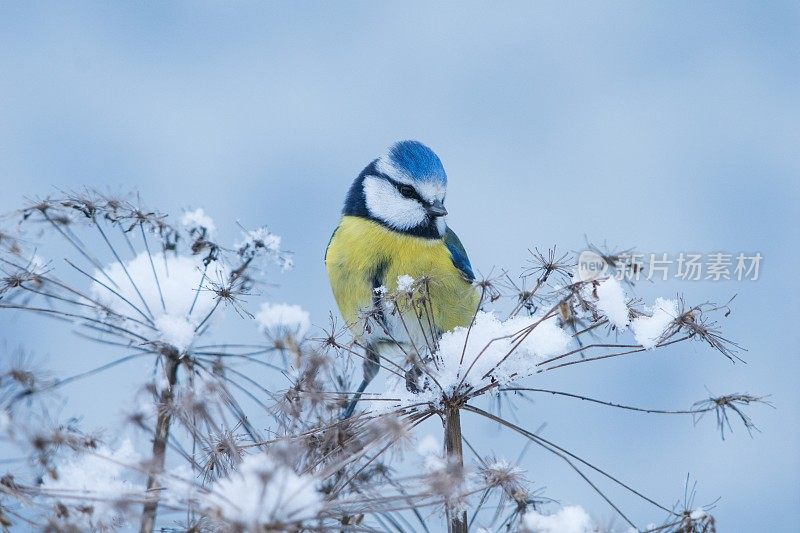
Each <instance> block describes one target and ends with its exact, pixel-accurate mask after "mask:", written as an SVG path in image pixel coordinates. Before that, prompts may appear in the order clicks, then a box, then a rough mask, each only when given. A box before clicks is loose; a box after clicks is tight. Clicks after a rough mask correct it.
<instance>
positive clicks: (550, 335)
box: [372, 311, 571, 410]
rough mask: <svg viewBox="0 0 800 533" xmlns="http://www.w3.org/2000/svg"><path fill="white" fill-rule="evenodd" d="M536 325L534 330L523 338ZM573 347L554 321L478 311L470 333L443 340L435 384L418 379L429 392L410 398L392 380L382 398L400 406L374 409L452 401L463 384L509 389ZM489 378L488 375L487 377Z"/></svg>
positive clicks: (449, 335) (384, 405)
mask: <svg viewBox="0 0 800 533" xmlns="http://www.w3.org/2000/svg"><path fill="white" fill-rule="evenodd" d="M533 324H536V326H535V327H534V328H533V329H532V330H530V332H529V333H527V335H525V336H524V338H523V335H524V334H525V332H526V331H528V330H529V328H530V327H531V326H532V325H533ZM468 333H469V339H468V341H467V334H468ZM570 341H571V337H570V335H569V334H567V333H566V332H565V331H564V330H563V329H561V328H560V327H559V326H558V324H557V322H556V318H555V317H551V318H548V319H547V320H542V317H541V316H533V317H526V316H518V317H514V318H510V319H508V320H505V321H502V320H500V319H499V318H498V317H497V315H495V314H494V313H493V312H484V311H480V312H478V314H477V315H476V317H475V323H474V324H473V326H472V328H471V330H470V329H468V328H466V327H459V328H455V329H454V330H453V331H449V332H446V333H445V334H444V335H443V336H442V338H441V339H440V340H439V349H438V350H437V352H436V354H435V358H436V360H437V362H436V364H435V365H434V364H433V363H431V364H429V365H428V366H429V368H428V371H429V372H430V373H431V374H432V376H433V378H435V382H434V381H433V379H429V378H426V376H423V377H422V378H420V381H421V382H422V381H424V382H425V387H426V390H425V391H423V392H422V393H419V394H415V393H412V392H409V391H407V390H406V386H405V380H399V379H397V378H396V377H395V376H389V377H388V378H387V383H386V390H385V391H384V393H383V396H384V397H387V398H399V400H400V401H399V402H398V403H394V402H391V401H380V402H373V405H372V408H373V409H377V410H381V409H386V408H393V407H396V406H398V405H407V404H411V403H418V402H421V401H432V402H436V401H439V400H440V399H441V398H442V395H443V394H444V395H446V396H450V395H453V393H454V392H455V391H456V387H458V385H459V384H460V383H461V382H462V379H463V384H465V385H472V386H473V387H474V388H478V387H480V386H483V385H486V384H489V383H491V378H492V377H494V378H495V380H496V381H499V382H500V383H501V384H505V383H509V382H511V381H513V380H516V379H520V378H523V377H526V376H529V375H531V374H533V373H534V372H535V371H536V363H538V362H540V361H542V360H543V359H545V358H547V357H551V356H553V355H557V354H560V353H562V352H563V351H565V349H566V348H567V346H568V345H569V343H570ZM465 342H466V344H467V347H466V350H465V349H464V344H465ZM512 351H513V353H511V355H508V354H509V352H512ZM462 354H463V363H462V361H461V359H462ZM507 355H508V357H506V356H507ZM501 361H502V363H501ZM470 367H472V368H470ZM487 373H490V375H489V376H487V377H484V375H486V374H487ZM465 375H466V378H465V379H464V376H465ZM381 404H382V405H381Z"/></svg>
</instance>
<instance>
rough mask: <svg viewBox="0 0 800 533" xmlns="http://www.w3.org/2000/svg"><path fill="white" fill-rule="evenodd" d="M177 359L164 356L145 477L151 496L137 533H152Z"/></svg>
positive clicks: (176, 357)
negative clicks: (163, 378)
mask: <svg viewBox="0 0 800 533" xmlns="http://www.w3.org/2000/svg"><path fill="white" fill-rule="evenodd" d="M179 362H180V360H179V358H178V354H177V353H174V354H172V353H170V354H165V355H164V373H165V374H166V378H167V383H168V385H167V387H165V388H164V390H163V391H161V396H160V397H159V399H158V404H159V409H158V418H157V419H156V431H155V434H154V436H153V457H152V460H151V461H152V462H151V465H150V469H149V470H150V472H149V474H148V475H147V492H148V494H149V495H150V496H151V497H150V498H149V499H148V500H147V501H146V502H145V504H144V508H143V510H142V524H141V527H140V528H139V533H152V532H153V528H154V527H155V523H156V512H157V510H158V502H159V499H160V494H159V490H158V487H157V485H158V475H159V474H161V472H163V471H164V462H165V460H166V456H167V453H166V452H167V441H168V440H169V426H170V422H171V421H172V411H173V410H172V402H173V399H174V397H175V393H174V387H175V384H176V383H177V382H178V366H179Z"/></svg>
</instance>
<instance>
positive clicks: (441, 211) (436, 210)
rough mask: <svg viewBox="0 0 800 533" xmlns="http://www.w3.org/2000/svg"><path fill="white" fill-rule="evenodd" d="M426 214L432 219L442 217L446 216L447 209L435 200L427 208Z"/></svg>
mask: <svg viewBox="0 0 800 533" xmlns="http://www.w3.org/2000/svg"><path fill="white" fill-rule="evenodd" d="M428 214H429V215H430V216H432V217H443V216H445V215H446V214H447V209H445V208H444V204H443V203H442V202H440V201H439V200H436V201H435V202H433V203H432V204H431V205H429V206H428Z"/></svg>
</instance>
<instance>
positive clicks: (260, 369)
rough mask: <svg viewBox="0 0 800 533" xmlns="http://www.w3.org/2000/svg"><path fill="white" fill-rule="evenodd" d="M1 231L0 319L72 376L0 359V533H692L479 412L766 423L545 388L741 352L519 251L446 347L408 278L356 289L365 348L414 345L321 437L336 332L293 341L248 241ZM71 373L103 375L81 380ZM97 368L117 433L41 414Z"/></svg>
mask: <svg viewBox="0 0 800 533" xmlns="http://www.w3.org/2000/svg"><path fill="white" fill-rule="evenodd" d="M2 220H3V221H4V222H6V221H10V223H9V226H10V227H11V228H12V229H13V231H12V229H8V228H0V236H2V238H0V312H2V313H3V314H4V317H3V318H5V317H9V318H11V317H14V316H16V315H17V314H20V313H27V314H29V315H32V316H33V317H36V318H37V319H38V320H39V321H40V323H41V325H42V327H43V328H44V327H46V328H49V329H48V331H50V330H52V331H53V332H58V333H54V334H58V335H64V334H65V332H66V330H72V331H73V332H74V333H75V335H73V336H71V337H59V338H69V339H70V341H69V342H65V343H64V346H63V349H62V351H61V352H60V353H59V354H58V355H59V357H60V358H61V359H62V363H63V362H64V361H68V362H70V363H72V362H74V365H71V364H61V365H60V366H61V367H62V368H71V367H72V366H74V368H75V371H74V372H73V373H51V372H48V371H47V370H46V364H45V363H44V362H41V361H38V359H31V357H29V356H28V355H25V354H24V352H21V354H20V353H17V352H13V353H7V349H6V348H5V347H3V346H2V345H1V344H0V350H3V352H2V354H0V435H2V438H3V442H2V444H3V445H4V446H8V447H13V449H14V450H16V451H15V453H14V457H18V458H19V460H18V461H16V462H11V463H8V464H4V465H3V467H4V468H5V469H6V470H7V472H6V473H5V474H4V475H1V476H0V525H2V526H3V527H12V526H13V527H19V528H23V529H25V528H27V529H48V528H49V529H50V530H52V531H62V530H78V531H83V530H98V531H101V530H114V529H123V530H130V529H136V528H138V529H139V530H140V531H143V532H150V531H157V530H158V531H187V530H188V531H298V532H299V531H353V532H355V531H387V530H393V531H396V530H399V531H438V530H444V529H445V528H447V529H448V530H449V531H452V532H456V533H457V532H464V531H467V530H470V531H520V532H536V533H551V532H568V533H572V532H574V533H584V532H587V531H593V532H594V531H609V532H611V531H634V530H635V531H648V530H651V531H664V532H673V533H677V532H683V531H693V532H694V531H706V532H709V531H713V530H714V529H713V528H714V527H715V521H714V517H713V515H712V514H711V513H710V507H708V506H706V507H698V506H696V505H694V504H693V503H692V504H686V505H685V506H684V507H685V508H674V507H673V506H670V505H666V504H665V503H664V502H660V501H658V500H657V499H655V498H652V497H650V496H648V495H647V483H648V480H647V478H646V477H644V476H643V477H642V479H639V480H634V481H635V483H623V482H622V481H620V480H618V479H617V478H616V477H614V475H613V466H614V465H613V464H612V465H596V464H594V463H593V462H592V460H591V457H584V456H581V455H578V454H577V452H576V451H574V450H573V449H572V444H573V443H569V442H554V441H553V440H552V439H551V438H550V436H549V435H548V434H547V433H546V432H544V431H538V430H537V428H534V427H526V423H528V422H529V420H517V419H516V418H514V417H507V416H505V415H504V413H505V412H507V411H504V410H503V409H501V408H500V407H502V406H504V405H506V404H512V405H513V404H514V403H515V402H518V401H519V400H520V399H528V398H530V397H534V396H535V395H539V394H547V395H551V396H556V397H558V398H560V399H563V401H565V402H569V401H578V402H580V406H581V407H582V408H583V410H590V409H607V408H614V409H624V410H626V411H628V412H630V411H637V412H645V413H649V414H650V415H651V416H654V417H657V416H662V415H670V416H685V417H687V418H688V419H689V422H688V423H691V422H692V421H693V422H695V423H697V424H699V423H700V422H702V421H703V420H704V419H706V418H709V419H712V420H716V423H717V428H718V430H719V431H720V432H721V433H722V435H723V436H724V435H725V433H724V432H725V430H726V429H727V430H728V432H730V431H731V430H732V428H733V427H735V426H734V425H733V424H734V422H735V423H739V424H740V425H744V427H745V428H746V429H747V431H748V432H749V433H751V432H752V430H754V429H756V427H755V424H754V422H753V421H752V419H751V418H750V416H749V414H748V413H747V412H746V410H747V409H748V408H749V407H750V406H752V405H754V404H767V405H769V404H768V400H767V399H766V397H763V396H756V395H752V394H726V395H720V396H716V395H704V396H703V399H701V400H700V401H698V402H695V403H694V404H692V403H691V402H690V405H689V406H684V407H683V408H671V409H670V408H663V407H658V406H655V407H654V406H644V407H640V406H635V405H627V404H624V403H618V402H617V401H614V402H612V401H609V400H606V399H603V398H592V397H588V396H586V395H584V394H582V393H581V391H580V390H570V391H567V390H560V389H559V388H558V387H554V386H553V385H552V381H551V380H550V376H551V374H552V372H559V373H561V372H569V371H570V369H572V368H576V367H578V366H579V365H599V364H603V362H605V361H608V360H611V359H618V358H629V357H641V358H647V357H651V356H652V351H653V350H662V349H665V348H666V347H668V346H678V347H679V346H681V345H682V344H683V343H686V342H691V341H700V342H702V343H704V344H705V345H707V346H708V347H709V348H711V349H712V350H715V351H716V352H718V353H721V354H722V355H724V356H725V357H726V358H728V359H730V360H731V361H735V360H736V359H737V358H738V357H739V355H738V354H739V353H740V348H739V346H738V345H736V344H735V343H734V342H732V341H731V340H729V339H728V338H727V337H726V336H725V335H723V333H722V331H721V328H720V327H719V325H718V322H719V321H720V320H721V319H723V318H724V317H725V316H727V314H728V313H730V308H729V307H728V306H727V305H723V306H718V305H714V304H711V303H703V304H696V305H690V304H687V303H686V302H685V301H684V299H683V297H677V298H675V299H664V298H659V299H656V300H655V301H654V302H652V303H649V304H639V303H638V302H637V301H636V299H634V298H632V297H631V296H630V294H629V293H628V288H629V287H628V286H627V285H626V284H625V283H623V282H619V281H617V280H616V279H614V278H612V277H605V278H599V279H594V280H590V281H579V280H577V279H573V277H572V275H571V274H572V273H573V272H575V266H576V261H575V258H573V257H571V255H570V254H564V253H556V251H555V249H553V250H549V251H547V252H546V253H543V252H539V251H538V250H536V249H534V251H533V252H532V253H531V259H530V264H529V265H528V266H527V268H526V269H524V270H523V271H522V274H521V275H520V276H513V275H511V274H508V273H503V274H501V275H498V276H497V277H495V278H488V279H482V280H479V281H476V282H475V284H474V288H475V291H477V292H478V293H479V294H480V296H481V301H480V306H479V307H477V308H476V309H475V313H474V316H473V319H472V321H471V323H470V324H469V325H468V326H466V327H462V328H456V329H455V330H453V331H441V330H440V329H439V328H438V327H437V325H436V324H435V323H432V322H429V321H430V320H432V319H431V313H430V309H431V300H430V294H429V293H428V290H427V289H428V287H429V284H430V283H431V282H432V280H430V279H428V278H427V277H424V276H422V277H420V276H417V277H416V278H417V279H415V278H412V277H411V276H400V277H399V279H397V280H396V281H395V282H394V283H390V284H389V285H392V286H390V287H388V288H387V287H379V288H378V289H377V290H375V292H374V303H375V304H376V307H375V309H365V310H363V311H364V312H363V317H362V320H363V326H364V328H366V329H368V330H369V331H371V332H373V333H375V334H376V335H383V336H386V337H388V336H393V335H395V334H397V333H398V332H402V331H406V328H408V331H411V330H415V331H427V332H428V334H427V335H422V336H420V337H418V338H416V340H415V341H413V342H409V341H408V340H407V339H406V340H404V339H402V338H398V339H395V342H394V343H393V346H391V348H392V349H390V350H387V351H386V353H385V354H382V355H381V359H380V362H379V366H380V370H379V372H380V373H379V378H378V379H377V380H376V381H375V382H373V383H374V384H373V386H372V388H369V389H367V390H366V391H364V392H363V397H362V399H361V401H360V402H359V403H358V404H357V405H358V408H357V409H356V411H355V414H354V416H353V417H351V418H349V419H343V417H342V416H341V414H342V412H343V411H344V409H345V408H346V406H347V405H348V404H349V402H350V400H351V399H352V398H353V397H354V396H355V395H356V394H357V386H354V383H356V384H357V383H358V380H359V379H360V377H361V376H360V369H361V366H362V361H363V359H364V357H365V351H364V347H363V346H361V345H360V343H359V342H358V341H357V340H356V339H354V338H352V337H351V336H350V335H349V333H348V328H347V326H348V325H346V324H342V323H341V321H339V320H337V319H336V318H335V317H332V318H331V321H330V325H329V326H328V327H326V328H323V329H317V328H315V327H313V326H312V317H311V316H310V315H309V313H308V312H306V311H304V310H303V306H305V307H306V308H309V306H310V305H311V303H306V302H295V303H280V302H275V301H272V300H271V298H270V295H269V288H270V286H271V285H272V284H274V283H278V282H279V279H278V278H277V276H279V275H280V274H281V272H282V271H283V270H285V269H286V268H288V267H289V266H291V261H292V259H291V254H289V253H287V252H286V251H285V250H284V249H283V243H282V241H281V238H280V237H279V236H278V235H275V234H274V233H272V232H271V231H269V230H267V229H266V227H260V228H257V229H253V230H251V229H245V228H242V236H241V237H240V239H239V240H238V241H237V242H234V243H226V242H220V241H219V235H220V233H222V232H220V231H218V226H223V224H222V223H219V224H218V222H220V221H216V222H215V221H214V220H213V219H212V218H211V217H210V216H209V214H207V213H206V212H205V211H204V210H202V209H195V210H190V211H187V212H185V213H183V214H182V216H179V217H177V219H170V218H169V217H167V215H166V214H163V213H160V212H158V211H156V210H152V209H149V208H147V207H145V206H144V205H143V204H142V203H140V201H139V200H138V199H135V200H132V199H128V198H116V197H106V196H103V195H100V194H96V193H94V192H84V193H77V194H70V195H66V196H62V197H58V198H48V199H43V200H36V201H34V202H32V203H31V204H30V205H28V206H26V207H24V208H22V209H20V210H19V211H18V212H16V213H12V214H10V215H9V216H8V217H6V218H4V219H2ZM170 220H177V223H176V224H175V225H173V224H172V223H170ZM267 222H268V221H267ZM622 255H623V254H621V253H618V252H613V251H609V252H607V253H606V252H604V253H603V254H599V257H601V258H602V259H603V260H604V261H609V262H613V261H616V260H617V259H618V258H619V257H621V256H622ZM608 271H609V272H611V273H613V272H614V268H613V267H610V268H609V269H608ZM300 304H302V305H303V306H301V305H300ZM389 314H391V315H392V316H396V317H398V318H399V320H400V321H401V322H402V324H401V327H400V328H399V329H397V328H396V329H393V330H386V329H384V328H386V323H385V321H382V320H381V315H383V316H387V315H389ZM313 318H314V320H315V323H319V322H318V319H319V317H313ZM48 321H49V322H48ZM421 325H422V327H421ZM58 328H62V329H61V330H59V329H58ZM415 328H416V329H415ZM431 332H433V333H434V334H430V333H431ZM89 350H93V352H92V353H93V354H94V355H97V356H98V357H101V358H102V360H101V363H100V364H98V365H97V366H95V367H91V368H86V367H85V365H84V362H85V360H86V359H85V358H82V357H81V356H82V354H84V353H87V351H89ZM666 353H667V354H668V353H670V352H668V351H667V352H666ZM133 362H145V363H146V365H141V364H140V365H139V366H135V365H133V364H132V363H133ZM126 365H127V366H126ZM143 367H144V368H146V369H147V370H146V371H142V370H141V369H142V368H143ZM111 368H124V369H125V371H126V372H127V373H126V379H128V380H129V381H130V382H131V383H134V384H137V385H138V390H137V391H136V392H135V393H133V394H132V395H131V398H130V399H129V400H130V401H127V402H124V404H123V405H120V406H119V413H120V419H119V420H118V422H119V424H118V427H113V428H107V430H106V431H100V430H98V429H96V428H93V427H92V426H93V420H92V413H91V412H89V413H84V416H82V417H80V419H77V418H76V419H66V420H60V419H58V417H57V416H56V415H54V414H53V413H59V412H60V410H59V409H54V408H53V407H54V406H59V405H63V403H64V401H65V400H66V399H67V398H68V396H67V395H68V394H69V392H70V391H74V390H75V387H84V389H82V390H93V389H92V387H94V386H97V384H98V383H100V384H102V383H103V380H104V379H105V376H106V372H107V371H108V370H109V369H111ZM70 384H73V385H74V386H75V387H67V385H70ZM376 384H382V385H383V386H376ZM623 392H624V391H623ZM98 401H99V400H98ZM581 412H582V411H581V410H578V409H576V415H575V416H581V415H580V413H581ZM543 414H544V415H546V413H543ZM712 414H713V416H708V417H705V415H712ZM587 416H593V414H592V413H589V414H588V415H587ZM474 420H483V421H491V422H492V423H493V424H495V425H496V426H497V427H498V428H499V429H500V431H501V438H502V439H504V440H508V441H510V440H511V439H516V440H518V441H519V443H520V444H521V445H530V446H532V447H535V448H536V449H538V450H541V451H542V452H544V453H547V454H549V455H551V456H553V457H555V458H557V459H558V461H559V462H560V463H561V464H563V466H564V475H575V476H578V477H579V478H580V479H582V480H589V479H593V481H592V482H591V484H590V485H588V486H589V487H591V490H593V491H595V492H596V493H597V500H598V501H599V502H603V503H607V504H609V509H611V511H612V512H613V513H614V514H615V515H616V516H617V517H618V523H619V525H620V527H617V528H603V527H601V526H599V525H598V524H599V523H600V522H598V520H597V519H596V517H595V518H594V519H593V517H590V516H589V514H588V513H587V512H586V511H585V510H584V509H583V508H582V507H579V506H574V505H566V506H563V507H558V506H555V505H553V504H552V500H550V498H553V497H558V498H559V499H560V500H561V501H570V498H569V495H563V494H561V495H552V496H551V495H548V494H546V492H545V491H544V489H543V488H542V487H543V486H546V480H535V481H531V480H530V478H532V477H534V476H533V475H532V474H531V472H529V471H527V470H526V469H525V465H524V464H522V463H521V462H520V461H519V460H511V459H509V458H502V457H497V456H496V455H495V453H494V451H493V450H491V449H488V450H486V449H479V448H472V446H471V441H470V435H471V434H472V432H473V431H474V425H473V424H472V422H473V421H474ZM551 423H553V424H555V423H557V421H552V422H551ZM432 431H433V434H432V433H431V432H432ZM437 431H438V433H437ZM120 435H130V439H129V440H125V439H124V438H120V437H119V436H120ZM132 443H136V445H135V446H134V444H132ZM582 449H583V450H585V446H583V447H582ZM620 460H625V459H624V457H621V458H620ZM6 467H7V468H6ZM534 473H535V472H534ZM540 483H541V484H540ZM609 489H612V490H609ZM620 492H623V493H627V494H628V495H630V496H631V497H633V498H638V499H639V500H641V501H642V502H643V503H644V504H645V505H647V506H648V508H650V509H651V510H652V513H653V514H656V515H659V516H662V517H664V519H663V521H662V524H663V525H662V526H653V527H652V528H649V526H646V525H643V524H637V523H636V522H635V521H634V520H633V519H631V517H630V514H629V513H627V512H626V509H625V506H624V505H622V504H621V503H620V502H618V501H616V496H617V495H618V494H619V493H620ZM587 508H589V507H588V506H587ZM648 528H649V529H648Z"/></svg>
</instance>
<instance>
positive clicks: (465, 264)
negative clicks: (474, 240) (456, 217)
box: [444, 228, 475, 283]
mask: <svg viewBox="0 0 800 533" xmlns="http://www.w3.org/2000/svg"><path fill="white" fill-rule="evenodd" d="M444 244H445V246H447V249H448V250H449V251H450V257H451V258H452V259H453V265H455V267H456V268H457V269H458V270H459V271H461V274H462V275H463V276H464V279H466V280H467V281H469V282H470V283H472V282H473V281H475V274H474V273H473V272H472V265H471V264H469V257H467V251H466V250H465V249H464V245H463V244H461V241H460V240H458V235H456V233H455V232H454V231H453V230H451V229H450V228H447V232H446V233H445V234H444Z"/></svg>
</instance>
